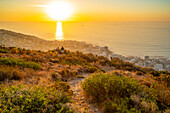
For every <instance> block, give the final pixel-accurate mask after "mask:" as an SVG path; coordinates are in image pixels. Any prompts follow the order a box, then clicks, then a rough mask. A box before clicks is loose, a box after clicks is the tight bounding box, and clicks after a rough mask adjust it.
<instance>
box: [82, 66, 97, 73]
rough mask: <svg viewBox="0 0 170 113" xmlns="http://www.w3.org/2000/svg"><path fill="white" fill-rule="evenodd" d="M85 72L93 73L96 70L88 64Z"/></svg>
mask: <svg viewBox="0 0 170 113" xmlns="http://www.w3.org/2000/svg"><path fill="white" fill-rule="evenodd" d="M85 71H86V72H87V73H94V72H96V71H98V69H97V67H94V66H89V67H87V70H85Z"/></svg>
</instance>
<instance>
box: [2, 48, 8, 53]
mask: <svg viewBox="0 0 170 113" xmlns="http://www.w3.org/2000/svg"><path fill="white" fill-rule="evenodd" d="M0 53H8V51H6V50H4V49H0Z"/></svg>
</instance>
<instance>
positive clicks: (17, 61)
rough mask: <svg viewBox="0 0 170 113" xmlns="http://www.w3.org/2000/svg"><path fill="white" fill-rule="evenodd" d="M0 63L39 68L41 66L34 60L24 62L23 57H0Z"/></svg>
mask: <svg viewBox="0 0 170 113" xmlns="http://www.w3.org/2000/svg"><path fill="white" fill-rule="evenodd" d="M0 65H9V66H19V67H22V68H33V69H41V68H42V66H41V65H40V64H38V63H35V62H26V61H24V60H23V59H16V58H0Z"/></svg>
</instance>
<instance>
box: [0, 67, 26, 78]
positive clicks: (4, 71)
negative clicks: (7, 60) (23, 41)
mask: <svg viewBox="0 0 170 113" xmlns="http://www.w3.org/2000/svg"><path fill="white" fill-rule="evenodd" d="M22 78H24V74H23V73H22V72H20V70H19V69H17V68H13V67H9V66H0V81H4V80H5V79H8V80H20V79H22Z"/></svg>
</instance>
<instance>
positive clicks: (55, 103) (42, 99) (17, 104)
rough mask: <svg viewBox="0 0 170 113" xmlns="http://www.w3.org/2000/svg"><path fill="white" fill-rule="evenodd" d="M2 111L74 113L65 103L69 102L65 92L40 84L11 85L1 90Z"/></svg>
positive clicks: (0, 106) (0, 108) (0, 107)
mask: <svg viewBox="0 0 170 113" xmlns="http://www.w3.org/2000/svg"><path fill="white" fill-rule="evenodd" d="M0 100H1V101H0V112H3V113H6V112H17V113H18V112H21V113H35V112H38V113H42V112H44V113H49V112H50V113H54V112H57V113H58V112H59V113H66V112H67V113H72V112H73V111H72V110H70V109H69V108H68V107H66V106H65V105H64V104H65V103H67V102H69V98H68V96H66V95H65V93H64V92H59V91H57V90H55V88H53V87H52V88H49V87H42V86H41V87H40V86H32V87H31V86H26V85H18V86H9V87H4V88H2V89H1V91H0Z"/></svg>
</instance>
